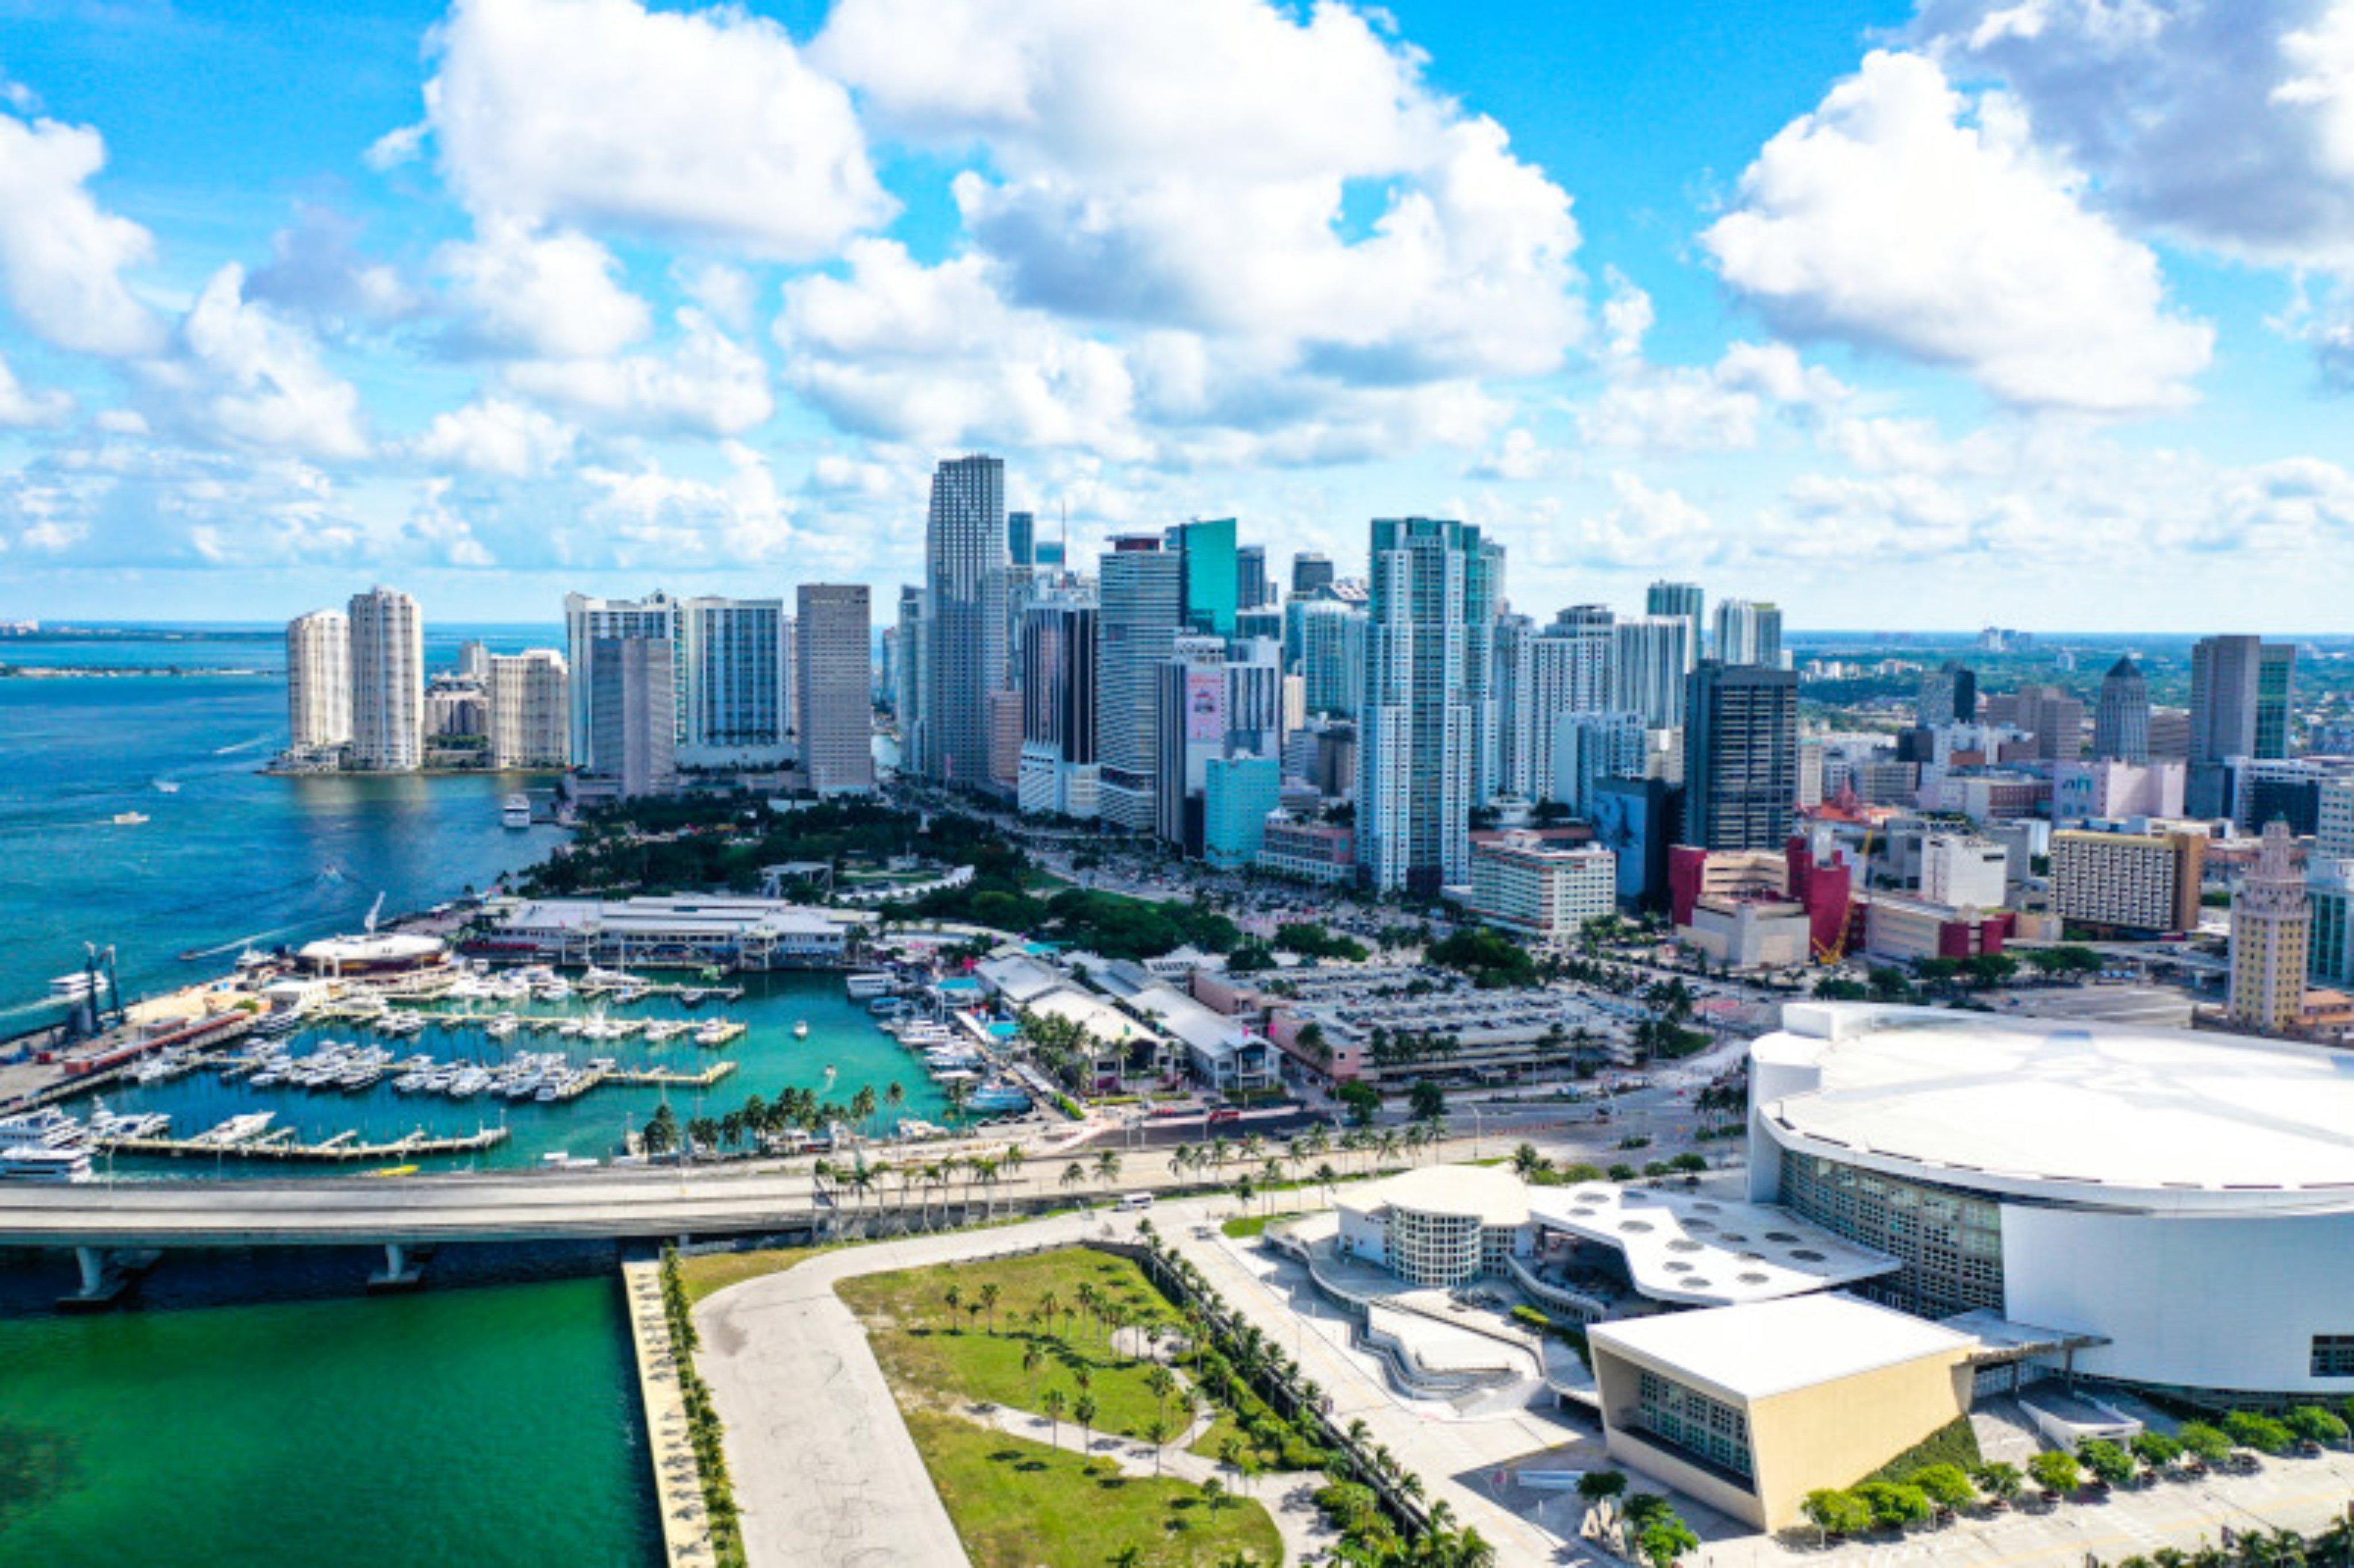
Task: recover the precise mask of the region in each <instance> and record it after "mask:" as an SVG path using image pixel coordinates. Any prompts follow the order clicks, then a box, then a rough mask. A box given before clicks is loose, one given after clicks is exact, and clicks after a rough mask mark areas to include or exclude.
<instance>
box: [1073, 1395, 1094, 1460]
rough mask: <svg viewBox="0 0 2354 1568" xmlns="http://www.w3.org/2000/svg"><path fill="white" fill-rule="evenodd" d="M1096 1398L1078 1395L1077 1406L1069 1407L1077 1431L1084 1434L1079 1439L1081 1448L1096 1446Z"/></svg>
mask: <svg viewBox="0 0 2354 1568" xmlns="http://www.w3.org/2000/svg"><path fill="white" fill-rule="evenodd" d="M1096 1410H1097V1405H1096V1396H1095V1395H1094V1394H1092V1393H1083V1394H1081V1395H1079V1402H1078V1404H1075V1405H1073V1406H1071V1414H1072V1415H1073V1416H1074V1417H1076V1419H1077V1421H1078V1424H1079V1430H1080V1431H1081V1432H1082V1433H1084V1434H1085V1436H1083V1437H1082V1438H1081V1439H1080V1446H1082V1447H1086V1448H1092V1447H1094V1446H1096Z"/></svg>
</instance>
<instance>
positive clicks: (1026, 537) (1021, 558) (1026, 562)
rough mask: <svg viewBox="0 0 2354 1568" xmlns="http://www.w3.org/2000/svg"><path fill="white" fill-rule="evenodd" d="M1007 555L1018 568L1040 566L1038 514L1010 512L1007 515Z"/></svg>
mask: <svg viewBox="0 0 2354 1568" xmlns="http://www.w3.org/2000/svg"><path fill="white" fill-rule="evenodd" d="M1005 554H1006V557H1007V558H1008V559H1009V560H1011V561H1012V562H1013V564H1014V565H1015V566H1017V567H1034V566H1036V565H1037V564H1038V514H1036V513H1034V512H1009V513H1007V514H1005Z"/></svg>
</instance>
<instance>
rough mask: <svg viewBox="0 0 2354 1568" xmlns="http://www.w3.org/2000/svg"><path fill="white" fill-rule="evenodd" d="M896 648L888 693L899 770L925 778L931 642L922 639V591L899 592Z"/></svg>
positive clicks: (927, 772)
mask: <svg viewBox="0 0 2354 1568" xmlns="http://www.w3.org/2000/svg"><path fill="white" fill-rule="evenodd" d="M898 644H899V648H898V656H899V657H898V668H897V670H896V674H897V677H898V684H897V685H896V687H895V688H894V690H893V692H892V698H891V711H892V713H893V715H895V716H896V718H897V719H898V721H899V770H900V771H901V772H902V773H906V774H908V775H910V776H911V777H914V778H918V779H922V778H928V777H929V776H930V773H931V768H930V763H929V757H928V747H927V746H926V742H927V740H928V737H929V727H930V726H928V725H927V724H926V723H925V722H924V702H925V699H926V697H927V696H928V695H929V694H930V692H931V653H930V649H931V639H930V638H929V637H928V635H926V627H925V624H924V590H923V589H921V588H900V590H899V636H898Z"/></svg>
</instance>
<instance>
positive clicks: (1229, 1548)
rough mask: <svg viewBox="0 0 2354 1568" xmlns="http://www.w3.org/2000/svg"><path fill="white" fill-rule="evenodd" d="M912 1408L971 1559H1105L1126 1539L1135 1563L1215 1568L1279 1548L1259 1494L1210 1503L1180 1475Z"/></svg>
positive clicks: (995, 1566)
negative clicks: (1127, 1472)
mask: <svg viewBox="0 0 2354 1568" xmlns="http://www.w3.org/2000/svg"><path fill="white" fill-rule="evenodd" d="M907 1429H908V1431H909V1432H910V1433H912V1434H913V1435H914V1436H915V1439H916V1446H917V1449H918V1450H920V1451H921V1452H922V1454H923V1456H924V1463H925V1465H926V1467H928V1468H929V1469H930V1471H931V1475H932V1483H933V1485H935V1486H937V1487H938V1488H939V1491H940V1498H941V1500H942V1501H943V1502H945V1503H946V1504H947V1505H948V1510H949V1518H950V1519H951V1520H955V1522H956V1529H957V1534H958V1536H959V1537H960V1539H962V1541H963V1542H964V1548H965V1552H966V1553H967V1554H968V1555H969V1556H970V1557H971V1559H972V1562H973V1565H974V1568H1103V1565H1104V1564H1105V1563H1108V1562H1110V1561H1111V1560H1112V1559H1113V1558H1114V1557H1115V1556H1116V1555H1117V1554H1118V1553H1119V1552H1120V1551H1121V1550H1122V1549H1124V1548H1126V1547H1129V1546H1134V1547H1136V1548H1138V1550H1139V1556H1138V1558H1137V1563H1138V1564H1139V1568H1213V1565H1214V1564H1215V1563H1219V1562H1221V1561H1222V1560H1224V1559H1225V1557H1226V1556H1227V1554H1229V1553H1232V1552H1248V1553H1250V1554H1251V1556H1252V1557H1253V1558H1254V1559H1255V1560H1256V1561H1257V1562H1258V1563H1264V1564H1269V1565H1272V1564H1275V1563H1280V1562H1281V1561H1282V1560H1283V1542H1282V1539H1281V1537H1280V1536H1278V1534H1277V1533H1276V1528H1275V1521H1274V1520H1272V1519H1270V1518H1268V1517H1267V1510H1265V1509H1264V1508H1262V1507H1260V1506H1259V1505H1258V1504H1257V1503H1256V1502H1252V1501H1249V1500H1247V1499H1237V1500H1235V1501H1234V1502H1231V1503H1229V1504H1228V1505H1226V1506H1225V1507H1224V1508H1220V1509H1216V1510H1213V1509H1212V1508H1211V1507H1210V1505H1209V1503H1208V1501H1207V1500H1206V1499H1204V1497H1203V1495H1202V1493H1201V1491H1200V1489H1197V1488H1195V1487H1193V1486H1192V1485H1190V1484H1188V1483H1187V1482H1184V1481H1180V1480H1155V1479H1153V1478H1150V1477H1144V1478H1133V1479H1130V1478H1123V1477H1120V1476H1119V1475H1117V1474H1107V1473H1104V1472H1106V1471H1108V1470H1109V1468H1110V1467H1109V1465H1108V1462H1107V1461H1101V1460H1097V1461H1089V1460H1085V1459H1082V1458H1080V1457H1078V1456H1077V1455H1076V1454H1066V1453H1062V1452H1060V1451H1058V1450H1056V1449H1053V1448H1048V1447H1046V1446H1044V1445H1042V1444H1037V1443H1025V1442H1023V1440H1022V1439H1020V1438H1018V1437H1008V1436H1004V1435H1002V1434H1001V1433H996V1432H991V1431H989V1430H987V1429H986V1428H984V1427H980V1426H975V1425H972V1424H971V1423H970V1422H967V1421H963V1420H960V1419H959V1418H958V1417H956V1416H953V1415H943V1414H937V1413H934V1412H931V1411H924V1410H910V1411H908V1412H907Z"/></svg>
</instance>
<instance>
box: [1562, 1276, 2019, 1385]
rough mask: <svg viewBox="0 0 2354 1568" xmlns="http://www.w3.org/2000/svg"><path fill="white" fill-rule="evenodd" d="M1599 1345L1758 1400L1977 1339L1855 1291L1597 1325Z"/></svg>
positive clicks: (1963, 1347) (1958, 1350)
mask: <svg viewBox="0 0 2354 1568" xmlns="http://www.w3.org/2000/svg"><path fill="white" fill-rule="evenodd" d="M1586 1336H1587V1339H1588V1340H1589V1341H1590V1342H1591V1343H1592V1344H1593V1345H1594V1346H1595V1347H1596V1348H1597V1349H1599V1350H1604V1351H1621V1352H1624V1353H1627V1354H1628V1355H1629V1356H1631V1357H1633V1358H1634V1359H1636V1360H1638V1361H1652V1362H1655V1363H1657V1364H1658V1365H1659V1366H1661V1367H1664V1368H1667V1369H1670V1371H1672V1372H1673V1373H1674V1374H1675V1375H1676V1376H1677V1377H1678V1378H1679V1379H1680V1380H1690V1381H1691V1382H1694V1383H1705V1384H1708V1385H1711V1386H1712V1387H1714V1388H1717V1389H1721V1390H1723V1392H1724V1393H1729V1394H1732V1395H1733V1396H1734V1397H1735V1398H1738V1399H1744V1400H1759V1399H1767V1398H1771V1397H1772V1396H1773V1395H1775V1394H1777V1393H1790V1392H1792V1391H1793V1390H1796V1389H1801V1388H1812V1387H1815V1386H1817V1385H1819V1384H1821V1383H1835V1382H1838V1381H1839V1380H1840V1379H1842V1378H1850V1377H1856V1376H1860V1375H1861V1374H1862V1373H1865V1372H1878V1371H1880V1370H1881V1369H1882V1368H1884V1367H1893V1366H1901V1365H1903V1363H1904V1362H1906V1361H1918V1360H1920V1359H1921V1358H1923V1357H1925V1356H1941V1357H1951V1356H1956V1355H1960V1354H1967V1352H1968V1351H1970V1350H1972V1349H1973V1348H1974V1347H1975V1346H1976V1345H1977V1344H1978V1341H1977V1340H1974V1339H1972V1338H1971V1337H1970V1336H1969V1335H1967V1334H1961V1333H1956V1332H1955V1331H1954V1330H1951V1329H1945V1328H1940V1327H1939V1326H1938V1325H1936V1324H1935V1323H1932V1322H1929V1321H1928V1320H1926V1319H1921V1318H1914V1317H1911V1316H1909V1315H1907V1314H1905V1313H1903V1312H1898V1311H1895V1310H1893V1309H1892V1308H1886V1307H1877V1306H1874V1305H1872V1303H1871V1302H1869V1301H1861V1300H1858V1299H1857V1298H1854V1297H1852V1296H1846V1295H1840V1294H1837V1293H1818V1294H1815V1295H1811V1296H1793V1297H1789V1298H1786V1299H1784V1300H1780V1301H1762V1302H1756V1303H1753V1304H1750V1305H1746V1306H1740V1307H1714V1308H1703V1309H1702V1310H1700V1311H1696V1312H1662V1313H1659V1314H1657V1315H1655V1316H1652V1317H1649V1318H1630V1319H1620V1320H1618V1321H1616V1322H1609V1323H1596V1324H1595V1325H1594V1326H1593V1327H1592V1328H1590V1329H1588V1330H1586Z"/></svg>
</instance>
